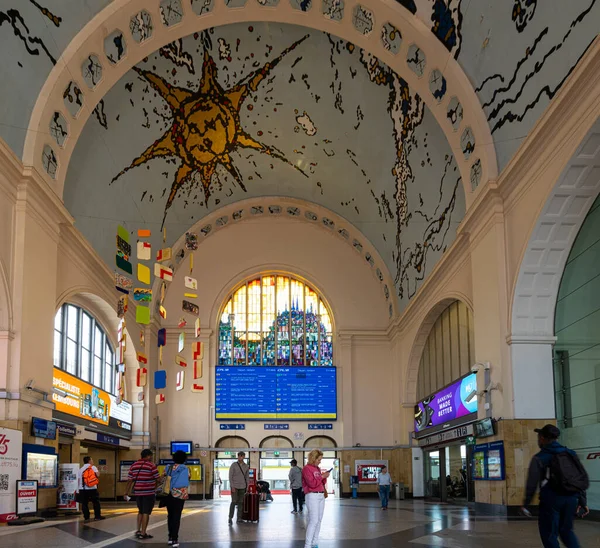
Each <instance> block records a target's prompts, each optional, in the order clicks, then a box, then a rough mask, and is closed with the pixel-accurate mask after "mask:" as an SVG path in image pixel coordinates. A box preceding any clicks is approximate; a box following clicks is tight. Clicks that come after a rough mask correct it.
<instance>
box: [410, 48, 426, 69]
mask: <svg viewBox="0 0 600 548" xmlns="http://www.w3.org/2000/svg"><path fill="white" fill-rule="evenodd" d="M406 64H407V65H408V68H409V69H410V70H412V71H413V72H414V73H415V74H416V75H417V76H419V77H421V76H423V73H424V72H425V65H426V61H425V54H424V53H423V52H422V51H421V50H420V49H419V46H417V45H416V44H412V45H411V46H410V47H409V48H408V55H407V56H406Z"/></svg>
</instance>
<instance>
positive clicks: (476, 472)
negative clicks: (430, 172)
mask: <svg viewBox="0 0 600 548" xmlns="http://www.w3.org/2000/svg"><path fill="white" fill-rule="evenodd" d="M473 464H474V466H473V478H475V479H484V478H485V452H484V451H477V452H476V453H473Z"/></svg>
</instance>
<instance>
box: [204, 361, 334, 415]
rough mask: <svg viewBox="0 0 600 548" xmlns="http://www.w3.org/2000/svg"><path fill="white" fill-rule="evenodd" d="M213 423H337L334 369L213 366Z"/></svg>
mask: <svg viewBox="0 0 600 548" xmlns="http://www.w3.org/2000/svg"><path fill="white" fill-rule="evenodd" d="M215 418H216V419H217V420H227V419H238V420H265V419H276V420H337V372H336V368H335V367H228V366H219V367H216V372H215Z"/></svg>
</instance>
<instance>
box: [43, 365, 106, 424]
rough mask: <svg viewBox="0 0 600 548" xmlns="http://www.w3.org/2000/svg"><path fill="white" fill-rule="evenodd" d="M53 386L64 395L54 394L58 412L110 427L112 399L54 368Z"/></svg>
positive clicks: (101, 391)
mask: <svg viewBox="0 0 600 548" xmlns="http://www.w3.org/2000/svg"><path fill="white" fill-rule="evenodd" d="M53 386H54V388H57V389H58V390H60V391H61V392H64V395H63V394H62V393H60V394H57V393H56V392H53V393H52V401H53V402H54V404H55V405H56V410H57V411H61V412H63V413H66V414H68V415H74V416H76V417H81V418H83V419H87V420H91V421H94V422H97V423H100V424H104V425H106V426H108V418H109V413H110V397H109V395H108V394H107V393H106V392H104V390H99V389H98V388H95V387H93V386H92V385H91V384H88V383H86V382H83V381H81V380H79V379H78V378H77V377H73V376H72V375H69V374H68V373H65V372H64V371H61V370H60V369H56V368H54V379H53Z"/></svg>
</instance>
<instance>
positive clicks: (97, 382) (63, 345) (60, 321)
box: [54, 304, 115, 394]
mask: <svg viewBox="0 0 600 548" xmlns="http://www.w3.org/2000/svg"><path fill="white" fill-rule="evenodd" d="M54 367H58V368H59V369H62V370H64V371H66V372H67V373H70V374H71V375H74V376H75V377H78V378H80V379H81V380H83V381H85V382H89V383H90V384H93V385H94V386H96V387H97V388H101V389H102V390H105V391H106V392H109V393H110V394H114V393H115V353H114V350H113V348H112V345H111V344H110V341H109V339H108V337H107V336H106V333H105V332H104V330H103V329H102V327H101V326H100V324H99V323H98V322H97V321H96V320H95V318H94V317H93V316H91V315H90V314H89V313H88V312H86V311H85V310H83V308H80V307H79V306H75V305H72V304H64V305H63V306H62V307H61V308H60V310H59V311H58V312H57V313H56V317H55V318H54Z"/></svg>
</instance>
